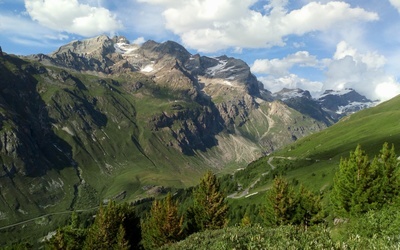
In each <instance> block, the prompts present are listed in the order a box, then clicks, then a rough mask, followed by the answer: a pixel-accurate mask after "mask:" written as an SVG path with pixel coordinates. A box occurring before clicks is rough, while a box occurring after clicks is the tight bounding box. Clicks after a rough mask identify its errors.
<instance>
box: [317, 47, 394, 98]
mask: <svg viewBox="0 0 400 250" xmlns="http://www.w3.org/2000/svg"><path fill="white" fill-rule="evenodd" d="M333 59H334V60H332V62H331V63H330V64H329V66H328V68H327V70H326V81H325V82H324V89H336V90H340V89H344V88H354V89H356V90H357V91H358V92H360V93H361V94H363V95H365V96H367V97H368V98H371V99H379V100H382V101H385V100H388V99H390V98H392V97H394V96H396V95H398V94H400V85H399V83H398V82H397V81H396V80H395V78H394V77H393V76H391V75H389V74H388V73H387V72H386V71H385V64H386V59H385V57H384V56H382V55H379V54H378V53H377V52H370V51H367V52H359V51H358V50H357V49H355V48H353V47H351V46H350V45H348V44H347V43H346V42H344V41H342V42H340V43H339V44H338V45H337V48H336V52H335V54H334V56H333Z"/></svg>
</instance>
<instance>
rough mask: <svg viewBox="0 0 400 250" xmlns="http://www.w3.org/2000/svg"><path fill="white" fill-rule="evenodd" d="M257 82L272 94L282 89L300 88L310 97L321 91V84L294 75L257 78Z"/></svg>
mask: <svg viewBox="0 0 400 250" xmlns="http://www.w3.org/2000/svg"><path fill="white" fill-rule="evenodd" d="M258 80H260V81H261V82H262V83H263V84H264V86H265V88H266V89H268V90H269V91H271V92H272V93H274V92H278V91H280V90H282V89H283V88H288V89H295V88H300V89H303V90H309V91H310V92H311V94H312V95H315V94H316V93H318V92H320V91H321V90H322V86H323V84H322V83H321V82H316V81H310V80H308V79H305V78H301V77H299V76H298V75H295V74H288V75H285V76H282V77H274V76H266V77H259V78H258Z"/></svg>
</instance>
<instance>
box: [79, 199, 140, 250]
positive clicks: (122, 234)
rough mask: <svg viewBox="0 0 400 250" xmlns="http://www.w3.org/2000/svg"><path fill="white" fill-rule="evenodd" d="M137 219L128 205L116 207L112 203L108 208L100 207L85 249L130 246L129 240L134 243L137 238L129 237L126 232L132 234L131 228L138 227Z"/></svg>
mask: <svg viewBox="0 0 400 250" xmlns="http://www.w3.org/2000/svg"><path fill="white" fill-rule="evenodd" d="M135 217H136V216H134V212H133V209H131V208H130V207H128V204H123V205H116V204H115V202H113V201H111V202H109V203H108V205H107V207H103V206H100V208H99V211H98V213H97V214H96V219H95V221H94V223H93V225H92V226H91V227H90V229H89V233H88V235H87V237H86V240H85V245H84V249H113V248H115V247H116V246H117V245H118V244H123V245H126V246H128V245H129V240H131V241H133V239H134V238H135V237H134V235H129V236H127V235H126V231H127V230H128V229H129V230H130V232H132V229H131V228H135V227H137V225H136V224H135V223H136V220H135ZM121 227H122V228H123V230H122V229H121ZM123 239H125V241H126V244H125V243H124V241H123ZM117 240H119V242H117ZM133 245H135V242H133Z"/></svg>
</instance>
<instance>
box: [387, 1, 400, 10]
mask: <svg viewBox="0 0 400 250" xmlns="http://www.w3.org/2000/svg"><path fill="white" fill-rule="evenodd" d="M389 1H390V3H391V4H392V5H393V7H395V8H396V9H397V11H398V12H399V13H400V0H389Z"/></svg>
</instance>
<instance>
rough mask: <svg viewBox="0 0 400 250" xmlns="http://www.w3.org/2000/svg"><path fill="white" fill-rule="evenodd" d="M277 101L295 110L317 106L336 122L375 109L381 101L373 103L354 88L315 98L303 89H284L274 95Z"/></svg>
mask: <svg viewBox="0 0 400 250" xmlns="http://www.w3.org/2000/svg"><path fill="white" fill-rule="evenodd" d="M272 96H273V98H274V99H276V100H281V101H283V102H285V103H287V104H288V105H290V106H291V107H293V108H296V106H297V107H300V106H305V105H306V102H307V106H308V107H310V106H312V105H315V109H317V108H316V107H317V106H319V107H321V109H322V110H323V111H324V112H326V113H327V114H329V116H330V118H331V119H333V120H334V121H336V120H338V119H340V118H341V117H343V116H346V115H349V114H352V113H354V112H357V111H360V110H363V109H366V108H369V107H373V106H375V105H377V104H378V103H379V101H371V100H369V99H368V98H366V97H365V96H363V95H361V94H359V93H358V92H357V91H356V90H354V89H352V88H346V89H343V90H326V91H325V92H324V93H323V94H322V95H321V96H319V97H316V98H313V97H312V96H311V94H310V92H309V91H307V90H302V89H298V88H297V89H287V88H284V89H282V90H281V91H279V92H276V93H273V94H272Z"/></svg>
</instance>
